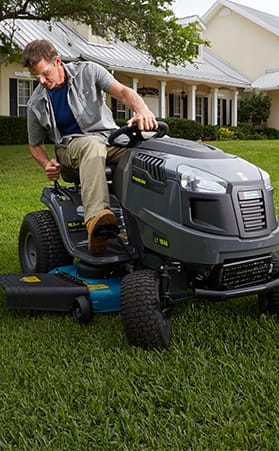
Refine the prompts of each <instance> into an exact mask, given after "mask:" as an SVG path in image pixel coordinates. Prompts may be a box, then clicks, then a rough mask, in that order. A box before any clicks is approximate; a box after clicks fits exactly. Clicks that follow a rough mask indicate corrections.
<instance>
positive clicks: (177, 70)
mask: <svg viewBox="0 0 279 451" xmlns="http://www.w3.org/2000/svg"><path fill="white" fill-rule="evenodd" d="M16 25H17V31H16V33H15V41H16V42H17V44H18V45H19V46H20V48H22V49H23V48H24V47H25V45H26V44H27V43H28V42H30V41H32V40H34V39H48V40H50V41H52V42H53V43H54V44H55V46H56V48H57V51H58V53H59V54H60V55H61V57H62V59H63V60H65V61H67V60H74V59H84V60H92V61H95V62H97V63H99V64H102V65H104V66H105V67H107V68H108V69H109V70H118V71H122V72H129V73H133V74H148V75H152V76H157V77H158V78H164V79H166V78H176V79H183V80H190V81H193V82H195V81H196V82H204V83H212V84H218V85H220V84H222V85H224V86H236V87H247V86H248V85H249V84H250V80H249V79H248V78H247V76H245V75H244V74H242V73H241V72H239V71H237V70H236V69H234V68H233V67H232V66H231V65H230V64H229V63H227V62H226V61H224V60H223V59H221V58H219V57H217V56H216V55H215V54H214V53H213V52H212V51H211V50H209V49H207V48H204V49H203V58H202V59H201V60H197V61H196V63H195V64H190V63H187V64H186V67H179V66H174V65H171V66H170V68H169V71H168V72H166V71H165V70H164V69H163V68H161V67H156V66H154V65H152V64H151V60H150V57H149V56H148V55H147V54H146V53H144V52H141V51H139V50H138V49H136V48H135V47H134V46H132V45H131V44H129V43H124V42H121V41H119V40H114V41H111V42H110V43H108V44H107V45H105V44H93V43H89V42H88V41H86V40H85V39H84V38H83V37H82V36H80V35H79V34H78V33H77V32H76V31H75V30H74V28H72V27H71V26H70V25H68V24H66V23H64V22H55V21H54V22H52V23H51V24H49V23H46V22H43V21H34V20H28V21H27V20H17V21H16ZM9 26H10V22H9V21H2V22H0V32H7V31H8V29H9Z"/></svg>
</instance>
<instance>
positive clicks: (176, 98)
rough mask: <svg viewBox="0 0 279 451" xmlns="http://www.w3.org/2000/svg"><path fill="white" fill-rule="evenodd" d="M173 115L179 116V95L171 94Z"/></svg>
mask: <svg viewBox="0 0 279 451" xmlns="http://www.w3.org/2000/svg"><path fill="white" fill-rule="evenodd" d="M173 117H181V95H180V94H174V95H173Z"/></svg>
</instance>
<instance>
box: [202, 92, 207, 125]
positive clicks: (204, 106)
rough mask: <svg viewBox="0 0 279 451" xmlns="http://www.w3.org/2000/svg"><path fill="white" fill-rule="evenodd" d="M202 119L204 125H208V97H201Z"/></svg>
mask: <svg viewBox="0 0 279 451" xmlns="http://www.w3.org/2000/svg"><path fill="white" fill-rule="evenodd" d="M203 121H204V125H208V97H204V99H203Z"/></svg>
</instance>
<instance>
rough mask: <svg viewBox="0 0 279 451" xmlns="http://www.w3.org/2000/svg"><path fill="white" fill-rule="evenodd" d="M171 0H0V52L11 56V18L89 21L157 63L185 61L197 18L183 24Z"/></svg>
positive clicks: (191, 56) (192, 48) (191, 54)
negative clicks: (0, 24) (5, 29)
mask: <svg viewBox="0 0 279 451" xmlns="http://www.w3.org/2000/svg"><path fill="white" fill-rule="evenodd" d="M172 2H173V0H166V1H163V0H71V1H68V0H48V1H47V0H39V1H37V0H0V21H4V20H6V19H9V20H10V21H11V23H12V27H11V31H10V33H9V35H7V34H3V33H0V38H1V41H2V45H1V46H0V52H1V53H2V54H8V55H10V56H12V54H15V52H16V50H19V49H18V48H17V46H16V44H15V42H14V36H13V35H14V31H15V29H16V22H15V21H16V19H26V20H43V21H48V22H51V20H58V21H59V20H63V19H64V20H66V19H70V20H73V21H77V22H80V23H85V24H87V25H91V27H92V31H93V33H95V34H98V35H100V36H105V35H111V34H113V35H114V36H115V37H116V38H118V39H120V40H122V41H126V42H132V43H134V44H135V45H136V47H137V48H139V49H141V50H143V51H145V52H147V53H148V54H149V55H150V56H151V59H152V63H153V64H154V65H156V66H163V67H165V68H166V69H167V68H168V67H169V65H170V64H171V63H173V64H174V65H185V63H186V62H187V61H189V62H190V63H193V62H194V60H195V52H196V46H197V45H198V44H204V45H208V42H207V41H204V40H203V39H201V38H200V37H199V32H200V29H199V25H198V23H197V22H195V23H191V24H189V25H188V26H187V27H182V26H181V25H179V24H178V23H177V18H176V17H175V15H174V13H173V11H172V10H171V9H170V8H171V4H172Z"/></svg>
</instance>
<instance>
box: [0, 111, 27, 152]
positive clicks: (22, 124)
mask: <svg viewBox="0 0 279 451" xmlns="http://www.w3.org/2000/svg"><path fill="white" fill-rule="evenodd" d="M27 142H28V137H27V122H26V118H24V117H15V116H0V145H14V144H26V143H27Z"/></svg>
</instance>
